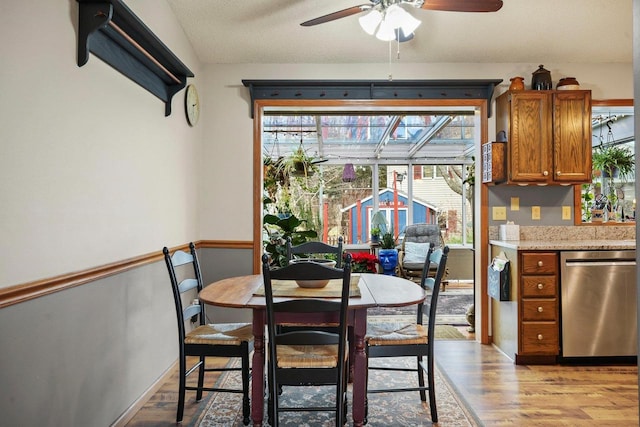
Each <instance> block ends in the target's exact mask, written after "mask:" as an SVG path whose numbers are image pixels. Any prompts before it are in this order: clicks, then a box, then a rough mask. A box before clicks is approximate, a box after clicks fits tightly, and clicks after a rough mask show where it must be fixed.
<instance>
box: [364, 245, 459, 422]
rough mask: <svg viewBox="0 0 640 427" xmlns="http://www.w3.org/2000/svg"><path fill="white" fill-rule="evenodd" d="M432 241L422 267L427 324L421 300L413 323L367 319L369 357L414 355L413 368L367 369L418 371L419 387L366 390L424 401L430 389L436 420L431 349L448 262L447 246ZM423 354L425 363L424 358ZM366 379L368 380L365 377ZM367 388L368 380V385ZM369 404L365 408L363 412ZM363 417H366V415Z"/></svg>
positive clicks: (372, 367)
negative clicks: (426, 293) (413, 395)
mask: <svg viewBox="0 0 640 427" xmlns="http://www.w3.org/2000/svg"><path fill="white" fill-rule="evenodd" d="M434 247H435V246H434V244H433V243H430V244H429V249H428V254H427V258H426V260H425V262H424V268H423V269H422V276H421V281H420V285H421V286H422V287H423V288H424V289H425V290H427V291H429V290H430V291H431V296H430V297H428V299H429V306H428V313H429V315H428V323H427V324H426V325H424V323H423V319H422V318H423V312H424V311H425V307H424V303H420V304H418V306H417V318H416V323H402V322H394V321H388V320H377V321H369V322H367V335H366V339H365V341H366V349H367V357H368V360H370V361H371V360H372V359H374V358H377V357H407V356H415V357H416V367H415V368H408V367H404V366H398V365H396V366H391V367H375V365H373V364H370V365H369V372H371V371H372V370H386V371H405V372H406V371H409V372H417V374H418V386H417V387H403V388H380V389H370V390H367V393H390V392H409V391H419V392H420V400H422V401H423V402H425V401H426V393H425V391H428V392H429V408H430V410H431V421H432V422H433V423H437V422H438V411H437V409H436V391H435V372H434V360H433V357H434V352H433V346H434V343H435V339H434V337H435V334H434V329H435V324H436V310H437V305H438V295H439V294H440V282H441V280H442V277H443V276H444V272H445V268H446V265H447V257H448V254H449V247H448V246H445V247H443V248H440V249H434ZM430 267H435V269H436V274H435V277H428V271H429V268H430ZM425 357H426V359H427V360H426V364H425V361H424V360H423V359H424V358H425ZM424 371H426V372H427V385H425V382H424ZM367 381H368V380H367ZM368 387H369V385H368V382H367V388H368ZM367 410H368V406H367V407H366V408H365V413H366V412H367ZM365 419H366V416H365Z"/></svg>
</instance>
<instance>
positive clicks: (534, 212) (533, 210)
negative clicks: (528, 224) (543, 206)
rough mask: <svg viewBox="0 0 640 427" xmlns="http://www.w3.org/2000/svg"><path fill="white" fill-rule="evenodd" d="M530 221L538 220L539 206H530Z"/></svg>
mask: <svg viewBox="0 0 640 427" xmlns="http://www.w3.org/2000/svg"><path fill="white" fill-rule="evenodd" d="M531 219H540V206H531Z"/></svg>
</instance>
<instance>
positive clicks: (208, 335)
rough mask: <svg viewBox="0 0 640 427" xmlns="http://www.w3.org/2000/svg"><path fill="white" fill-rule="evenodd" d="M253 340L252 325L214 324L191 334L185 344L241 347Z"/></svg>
mask: <svg viewBox="0 0 640 427" xmlns="http://www.w3.org/2000/svg"><path fill="white" fill-rule="evenodd" d="M252 340H253V332H252V329H251V324H250V323H214V324H208V325H201V326H198V327H197V328H195V329H194V330H192V331H191V332H189V333H188V334H187V335H186V336H185V338H184V342H185V344H219V345H220V344H222V345H240V344H242V343H243V342H249V341H252Z"/></svg>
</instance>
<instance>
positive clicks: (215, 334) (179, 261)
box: [162, 243, 253, 425]
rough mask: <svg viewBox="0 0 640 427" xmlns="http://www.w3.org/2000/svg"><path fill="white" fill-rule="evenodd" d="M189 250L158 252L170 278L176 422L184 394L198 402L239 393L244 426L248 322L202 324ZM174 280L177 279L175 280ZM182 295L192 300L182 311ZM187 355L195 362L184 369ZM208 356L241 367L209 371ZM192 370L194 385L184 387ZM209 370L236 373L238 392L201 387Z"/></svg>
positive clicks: (196, 271) (197, 276) (193, 255)
mask: <svg viewBox="0 0 640 427" xmlns="http://www.w3.org/2000/svg"><path fill="white" fill-rule="evenodd" d="M189 249H190V253H187V252H185V251H182V250H177V251H175V252H174V253H173V254H170V253H169V249H167V247H164V249H162V252H163V253H164V260H165V263H166V264H167V269H168V271H169V278H170V279H171V287H172V289H173V298H174V302H175V307H176V315H177V319H178V343H179V350H180V355H179V365H180V372H179V375H180V384H179V390H178V412H177V415H176V422H178V423H179V422H181V421H182V417H183V413H184V400H185V391H186V390H195V391H196V401H200V400H201V399H202V393H203V391H215V392H227V393H241V394H242V416H243V422H244V424H245V425H248V424H249V421H250V419H249V415H250V404H249V403H250V402H249V390H250V389H249V381H250V367H249V353H250V352H251V351H253V332H252V327H251V323H206V321H205V316H206V314H205V310H204V303H202V302H200V301H198V300H197V295H198V293H200V291H201V290H202V275H201V273H200V265H199V263H198V254H197V252H196V248H195V245H194V244H193V243H190V244H189ZM189 267H191V268H189ZM178 277H180V278H181V279H180V280H179V279H178ZM187 293H188V294H187ZM185 294H187V295H186V296H185ZM183 296H184V299H187V300H188V301H192V302H191V303H190V304H189V305H188V306H187V307H184V308H183ZM194 298H195V299H194ZM187 325H188V326H187ZM190 356H195V357H197V358H198V362H197V363H196V364H194V365H193V366H191V367H189V369H188V370H187V363H188V361H187V357H190ZM209 356H216V357H227V358H240V359H241V366H240V367H239V368H236V367H222V368H209V367H207V366H206V358H207V357H209ZM196 370H197V371H198V384H197V386H192V385H187V377H188V376H189V374H191V373H193V372H195V371H196ZM212 371H239V372H240V373H241V376H242V389H230V388H219V387H205V386H204V374H205V372H212Z"/></svg>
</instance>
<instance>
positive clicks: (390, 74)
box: [389, 41, 393, 81]
mask: <svg viewBox="0 0 640 427" xmlns="http://www.w3.org/2000/svg"><path fill="white" fill-rule="evenodd" d="M389 81H393V74H392V73H391V41H389Z"/></svg>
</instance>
